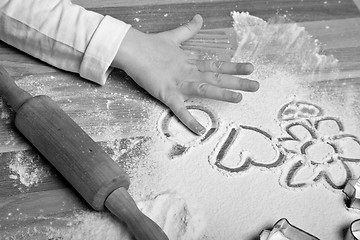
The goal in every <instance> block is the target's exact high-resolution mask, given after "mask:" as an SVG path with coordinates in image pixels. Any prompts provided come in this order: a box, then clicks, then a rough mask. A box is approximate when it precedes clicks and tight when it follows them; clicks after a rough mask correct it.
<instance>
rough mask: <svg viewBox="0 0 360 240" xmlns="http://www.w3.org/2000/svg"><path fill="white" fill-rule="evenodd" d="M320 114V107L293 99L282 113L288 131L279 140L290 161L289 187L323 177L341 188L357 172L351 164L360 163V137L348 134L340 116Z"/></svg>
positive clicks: (286, 178)
mask: <svg viewBox="0 0 360 240" xmlns="http://www.w3.org/2000/svg"><path fill="white" fill-rule="evenodd" d="M316 109H317V110H319V111H315V110H316ZM315 112H317V113H316V114H315ZM307 114H312V115H313V116H312V117H310V116H307ZM314 114H315V115H316V116H314ZM321 115H323V113H322V110H321V109H320V108H319V107H317V106H315V105H312V104H310V103H305V102H292V103H290V104H288V105H286V107H283V108H282V113H280V114H279V119H280V120H282V121H283V123H284V122H285V128H284V131H285V132H286V134H287V136H286V137H282V138H279V142H280V143H281V146H282V147H283V148H284V149H285V151H286V152H287V158H288V161H289V166H290V167H289V168H288V169H287V170H285V171H284V173H285V174H286V175H285V179H284V180H285V185H286V186H288V187H293V188H298V187H304V186H308V185H311V184H314V183H317V182H319V181H320V180H324V181H325V182H326V183H327V184H328V185H330V186H331V187H332V188H334V189H341V188H343V187H344V185H345V184H346V182H347V180H349V179H351V178H352V177H353V175H354V173H353V172H352V170H351V167H350V165H349V164H350V163H356V162H360V140H359V139H358V138H357V137H356V136H355V135H352V134H347V133H345V132H344V126H343V124H342V122H341V121H340V120H339V119H337V118H333V117H324V116H321ZM283 116H287V119H288V120H285V118H283Z"/></svg>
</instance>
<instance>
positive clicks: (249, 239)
mask: <svg viewBox="0 0 360 240" xmlns="http://www.w3.org/2000/svg"><path fill="white" fill-rule="evenodd" d="M135 2H136V4H135ZM159 2H160V1H159ZM168 2H169V1H168ZM172 2H174V4H170V5H159V4H158V1H156V4H154V5H152V6H151V7H149V6H141V4H144V3H142V0H139V1H134V2H133V3H134V4H135V5H136V7H131V8H126V7H123V8H116V7H114V8H112V7H108V8H101V7H99V6H98V4H100V3H97V2H92V1H89V6H91V7H92V8H93V9H95V10H99V11H100V12H103V13H109V14H112V15H115V16H118V15H119V14H123V13H127V15H126V16H125V18H126V19H127V20H130V22H131V23H133V25H134V26H135V27H137V28H140V29H143V30H145V31H147V30H150V31H156V30H165V29H167V28H170V27H173V26H175V25H178V24H179V23H180V22H184V21H185V19H188V18H190V17H188V16H190V15H192V14H194V13H195V12H196V13H201V14H202V15H203V16H204V17H205V28H206V29H209V30H204V31H201V32H200V33H199V34H198V35H196V36H195V37H194V38H193V39H192V40H190V41H188V42H186V43H184V44H183V46H182V48H184V49H185V50H186V51H188V52H189V54H192V55H193V56H194V57H199V58H203V59H222V60H232V61H250V62H253V63H254V65H255V69H256V70H255V72H254V73H253V74H252V75H250V76H249V77H250V78H253V79H256V80H258V81H259V82H260V84H261V88H260V89H259V91H258V92H257V93H251V94H248V93H245V94H244V98H243V101H242V102H241V103H240V104H228V103H220V102H215V101H210V100H199V99H196V100H191V101H189V102H188V106H189V109H190V111H191V112H192V113H193V114H194V115H195V117H196V118H198V119H199V121H200V122H202V123H203V124H204V126H205V127H206V128H207V132H206V133H205V134H204V135H203V136H195V135H193V134H192V133H190V132H188V131H187V130H186V129H185V128H184V126H182V125H181V124H180V123H179V121H178V120H177V119H175V118H174V116H173V115H172V114H171V113H170V112H169V111H167V110H166V109H165V108H164V106H162V105H161V104H159V103H158V102H157V101H155V100H154V99H152V98H151V97H149V95H147V94H146V93H144V91H142V90H141V89H140V88H139V87H137V86H136V85H135V84H134V83H133V82H132V80H131V79H130V78H128V77H127V76H126V75H125V74H124V73H123V72H121V71H115V72H113V73H112V75H111V77H110V79H109V80H108V82H107V84H106V85H105V86H103V87H98V86H96V85H94V84H91V83H88V82H86V81H84V80H82V79H80V78H79V77H78V76H76V75H73V74H64V73H63V72H60V71H59V70H56V69H53V68H51V67H49V66H45V65H42V64H41V63H39V62H37V61H35V60H33V59H31V58H30V57H28V56H26V55H22V54H20V53H19V52H16V51H14V50H12V49H10V48H6V47H4V45H0V47H1V48H0V49H1V51H0V55H2V56H3V57H4V59H5V65H6V67H7V69H8V70H9V72H10V73H11V75H13V76H14V77H15V78H16V80H17V83H18V84H19V85H20V86H21V87H23V88H24V89H26V90H28V91H29V92H31V93H32V94H34V95H36V94H47V95H49V96H50V97H52V98H53V99H54V100H55V101H56V102H57V103H58V104H59V105H60V107H62V108H63V109H64V110H65V112H67V113H68V114H69V115H70V116H71V117H72V118H73V119H74V120H75V121H76V122H77V123H78V124H79V125H80V126H81V127H82V128H84V129H85V131H86V132H87V133H88V134H89V135H90V136H91V137H93V138H94V139H95V140H96V141H97V142H98V143H99V144H100V145H101V147H102V148H103V149H104V150H105V151H106V152H107V153H108V154H109V155H110V156H111V157H112V158H113V160H114V161H116V162H117V163H118V164H119V165H120V166H121V167H123V168H124V169H125V171H126V172H127V173H128V174H129V176H130V178H131V186H130V190H129V191H130V193H131V195H132V196H133V197H134V198H135V200H136V201H137V203H138V206H139V207H140V209H142V210H143V212H144V213H146V214H148V215H149V216H150V217H151V218H153V219H154V220H155V221H156V222H157V223H158V224H159V225H160V226H161V227H162V228H163V229H164V230H165V232H166V233H167V234H168V236H169V237H170V239H184V240H189V239H194V240H195V239H203V240H205V239H206V240H213V239H214V240H215V239H216V240H221V239H234V240H239V239H243V240H253V239H259V238H260V233H261V232H262V231H263V230H264V229H267V230H269V232H270V230H271V229H273V226H274V224H275V223H276V222H278V220H279V219H282V218H286V219H287V220H288V221H289V222H290V223H291V224H293V225H294V226H297V227H299V228H301V229H303V230H304V231H306V232H308V233H310V234H312V235H314V236H316V237H318V238H320V239H330V240H337V239H343V237H344V235H345V231H346V230H347V229H348V227H349V226H350V223H351V222H352V221H353V220H356V219H359V218H360V214H359V213H358V212H356V211H353V210H348V209H346V207H345V202H344V195H343V193H342V188H343V187H344V185H345V183H346V181H347V179H349V178H356V177H358V176H359V175H360V165H359V163H358V162H359V160H360V156H359V155H360V141H359V139H360V129H359V127H358V126H360V124H359V116H360V108H359V98H358V95H359V94H360V91H359V90H360V86H359V77H360V58H359V54H358V52H359V48H360V44H359V41H358V39H359V38H360V31H359V29H360V28H359V27H358V26H359V25H360V19H359V18H358V17H359V16H360V14H359V11H358V9H357V8H356V5H355V4H354V2H353V1H351V0H342V1H337V0H336V1H335V0H330V1H325V2H324V1H318V0H312V1H302V2H301V3H299V4H294V2H293V1H272V2H271V4H270V3H269V1H266V2H265V1H226V2H223V1H211V2H207V1H205V0H204V1H203V0H195V1H191V3H179V2H178V1H175V0H174V1H172ZM84 4H85V3H84ZM101 4H105V5H106V6H113V5H114V4H120V3H118V2H116V3H112V1H110V0H108V1H104V2H102V3H101ZM124 4H126V1H124ZM146 4H148V3H146ZM184 9H185V10H186V11H184ZM234 10H236V11H234ZM242 11H250V13H251V14H246V13H241V12H242ZM231 12H232V13H231ZM117 14H118V15H117ZM284 15H286V16H287V17H286V18H284V17H283V16H284ZM269 16H271V17H272V16H276V17H274V18H271V20H268V19H267V18H268V17H269ZM171 19H175V22H174V21H171ZM176 19H177V20H179V19H180V20H181V21H178V22H176ZM263 19H265V20H263ZM182 20H184V21H182ZM152 25H154V26H153V27H152V28H151V26H152ZM221 27H226V28H221ZM13 119H14V113H13V112H12V111H11V110H9V109H8V108H7V107H6V106H5V104H4V103H3V102H2V101H0V133H1V134H0V152H1V153H0V213H1V214H0V238H1V239H3V238H4V239H124V240H126V239H129V235H128V233H127V230H126V228H125V227H124V226H123V225H121V224H120V223H119V222H117V221H116V219H114V218H113V217H112V216H111V215H110V214H108V213H106V212H105V213H96V212H94V211H92V210H91V209H90V208H89V206H87V205H86V204H85V203H84V201H82V200H81V198H80V197H79V196H78V195H77V194H76V193H74V191H73V189H72V188H71V187H69V185H68V184H67V183H66V182H65V181H64V179H63V178H62V177H61V176H59V175H58V174H57V172H56V171H55V170H54V169H53V168H52V167H51V166H50V165H49V164H47V163H46V160H45V159H43V158H42V157H41V156H40V155H38V153H37V152H36V151H35V150H33V149H32V147H31V146H29V145H28V143H27V142H26V141H25V140H24V139H23V138H22V137H21V135H20V134H19V133H18V132H17V131H16V130H15V129H14V127H13ZM265 237H274V238H272V239H277V238H276V237H283V236H282V235H281V234H280V235H279V234H278V233H274V234H273V235H271V234H270V235H268V236H265ZM263 238H264V235H262V239H263ZM282 239H284V238H282ZM269 240H270V239H269Z"/></svg>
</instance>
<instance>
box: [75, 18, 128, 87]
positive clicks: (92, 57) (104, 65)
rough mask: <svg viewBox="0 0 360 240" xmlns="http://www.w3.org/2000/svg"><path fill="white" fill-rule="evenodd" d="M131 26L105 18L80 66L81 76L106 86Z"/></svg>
mask: <svg viewBox="0 0 360 240" xmlns="http://www.w3.org/2000/svg"><path fill="white" fill-rule="evenodd" d="M130 27H131V25H130V24H126V23H124V22H122V21H120V20H117V19H115V18H113V17H111V16H105V17H104V18H103V20H102V21H101V22H100V24H99V26H98V28H97V29H96V31H95V33H94V35H93V37H92V38H91V40H90V42H89V45H88V46H87V48H86V50H85V53H84V57H83V59H82V62H81V65H80V76H81V77H83V78H86V79H88V80H91V81H93V82H96V83H98V84H100V85H104V84H105V82H106V80H107V78H108V76H109V74H110V72H111V71H112V69H113V68H111V67H110V65H111V63H112V62H113V60H114V58H115V55H116V54H117V51H118V49H119V47H120V45H121V42H122V41H123V39H124V37H125V35H126V33H127V32H128V30H129V29H130Z"/></svg>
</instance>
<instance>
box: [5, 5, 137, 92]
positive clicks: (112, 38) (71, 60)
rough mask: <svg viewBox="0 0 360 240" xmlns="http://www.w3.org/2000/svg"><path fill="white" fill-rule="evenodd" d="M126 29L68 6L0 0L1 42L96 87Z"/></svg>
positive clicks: (80, 8) (99, 15) (103, 77)
mask: <svg viewBox="0 0 360 240" xmlns="http://www.w3.org/2000/svg"><path fill="white" fill-rule="evenodd" d="M129 28H130V25H129V24H126V23H124V22H122V21H119V20H117V19H115V18H112V17H110V16H105V17H104V16H102V15H101V14H98V13H95V12H92V11H88V10H86V9H84V8H82V7H80V6H78V5H75V4H72V3H71V2H70V0H0V39H1V40H2V41H4V42H6V43H8V44H9V45H12V46H14V47H16V48H18V49H20V50H22V51H24V52H26V53H28V54H30V55H32V56H34V57H36V58H39V59H41V60H43V61H45V62H47V63H49V64H51V65H54V66H56V67H58V68H61V69H64V70H66V71H71V72H76V73H79V74H80V76H82V77H84V78H86V79H89V80H91V81H94V82H96V83H98V84H100V85H103V84H105V82H106V79H107V77H108V75H109V73H110V71H111V70H112V68H111V67H110V65H111V63H112V61H113V60H114V58H115V55H116V53H117V51H118V49H119V47H120V44H121V42H122V40H123V38H124V36H125V35H126V33H127V31H128V30H129Z"/></svg>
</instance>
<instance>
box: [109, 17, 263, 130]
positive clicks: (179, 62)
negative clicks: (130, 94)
mask: <svg viewBox="0 0 360 240" xmlns="http://www.w3.org/2000/svg"><path fill="white" fill-rule="evenodd" d="M202 23H203V20H202V18H201V16H200V15H196V16H195V17H194V18H193V19H192V20H191V21H190V22H189V23H187V24H185V25H183V26H181V27H179V28H176V29H174V30H170V31H166V32H161V33H158V34H145V33H142V32H140V31H137V30H135V29H133V28H131V29H130V30H129V32H128V33H127V35H126V36H125V39H124V40H123V42H122V44H121V46H120V49H119V51H118V53H117V55H116V58H115V60H114V62H113V66H114V67H118V68H121V69H123V70H124V71H126V73H127V74H129V76H131V77H132V78H133V79H134V81H135V82H136V83H137V84H139V85H140V86H141V87H143V88H144V89H145V90H146V91H148V92H149V93H150V94H151V95H152V96H154V97H155V98H157V99H159V100H160V101H162V102H163V103H164V104H166V105H167V106H168V107H169V108H170V109H171V110H172V111H173V112H174V114H175V115H176V116H177V117H178V118H179V119H180V120H181V121H182V122H183V123H184V124H185V126H187V127H188V128H189V129H190V130H192V131H193V132H195V133H196V134H199V135H200V134H202V133H204V132H205V128H204V127H203V126H202V125H201V124H200V123H199V122H198V121H197V120H196V119H195V118H194V117H193V116H192V115H191V114H190V112H189V111H188V109H187V108H186V106H185V103H184V101H186V100H187V99H188V98H190V97H204V98H211V99H216V100H221V101H227V102H233V103H237V102H240V101H241V98H242V95H241V93H238V92H234V91H230V90H228V89H234V90H243V91H248V92H255V91H257V90H258V88H259V83H258V82H256V81H252V80H248V79H245V78H239V77H234V76H232V75H246V74H250V73H251V72H252V71H253V65H252V64H250V63H244V64H242V63H230V62H220V61H200V60H196V59H192V58H191V57H190V56H189V54H186V52H185V51H183V50H182V49H181V48H180V44H181V43H182V42H184V41H186V40H188V39H190V38H191V37H193V36H194V35H195V34H196V33H197V32H198V31H199V30H200V28H201V26H202Z"/></svg>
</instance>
